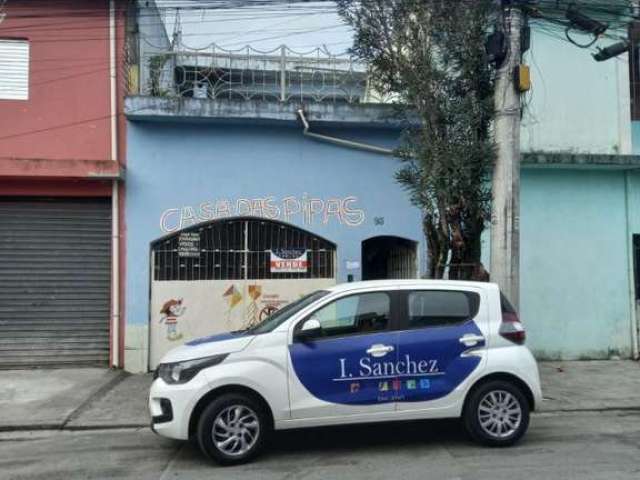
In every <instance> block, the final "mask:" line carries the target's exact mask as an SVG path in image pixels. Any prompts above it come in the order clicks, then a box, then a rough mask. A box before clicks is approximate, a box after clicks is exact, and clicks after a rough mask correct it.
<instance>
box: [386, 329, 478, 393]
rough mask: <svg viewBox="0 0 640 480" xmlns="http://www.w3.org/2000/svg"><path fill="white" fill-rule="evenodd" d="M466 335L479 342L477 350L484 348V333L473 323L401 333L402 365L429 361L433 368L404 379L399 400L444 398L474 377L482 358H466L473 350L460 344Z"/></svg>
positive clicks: (476, 346) (399, 354)
mask: <svg viewBox="0 0 640 480" xmlns="http://www.w3.org/2000/svg"><path fill="white" fill-rule="evenodd" d="M465 335H467V336H473V337H477V338H478V340H477V343H476V344H475V345H474V348H481V347H483V346H484V344H485V341H484V339H483V338H482V332H481V331H480V329H479V328H478V326H477V325H476V323H475V322H474V321H473V320H469V321H467V322H465V323H463V324H460V325H450V326H440V327H431V328H421V329H415V330H407V331H403V332H399V333H398V363H399V364H401V363H402V362H403V361H405V362H408V361H409V359H413V360H415V361H422V362H425V361H426V362H427V363H428V365H429V368H428V371H426V372H422V371H421V372H418V374H412V372H409V373H408V374H407V375H403V376H402V377H401V383H402V385H401V389H400V392H399V396H398V398H397V400H398V401H404V402H423V401H428V400H435V399H438V398H441V397H444V396H446V395H448V394H449V393H451V392H452V391H453V390H455V389H456V388H457V387H458V386H459V385H460V384H461V383H462V382H463V381H464V380H465V379H466V378H467V377H468V376H469V375H471V373H472V372H473V371H474V370H475V369H476V367H477V366H478V364H479V363H480V357H478V356H476V355H463V353H464V352H465V351H466V350H468V349H469V347H468V346H466V345H465V344H464V343H463V342H461V341H460V339H461V338H463V337H464V336H465ZM423 365H424V364H423Z"/></svg>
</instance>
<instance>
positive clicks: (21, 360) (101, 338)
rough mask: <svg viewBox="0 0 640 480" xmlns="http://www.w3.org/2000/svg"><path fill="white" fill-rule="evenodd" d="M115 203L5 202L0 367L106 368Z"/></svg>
mask: <svg viewBox="0 0 640 480" xmlns="http://www.w3.org/2000/svg"><path fill="white" fill-rule="evenodd" d="M110 265H111V202H110V200H109V199H73V200H69V199H64V200H45V199H29V200H22V199H6V200H0V368H12V367H19V366H26V367H41V366H67V365H68V366H79V365H107V363H108V358H109V305H110V283H111V281H110V279H111V269H110Z"/></svg>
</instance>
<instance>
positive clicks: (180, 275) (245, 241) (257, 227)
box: [151, 218, 336, 281]
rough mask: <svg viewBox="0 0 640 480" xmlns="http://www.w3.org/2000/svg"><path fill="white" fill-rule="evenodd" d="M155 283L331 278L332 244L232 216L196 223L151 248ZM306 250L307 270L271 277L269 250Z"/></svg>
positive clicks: (307, 234)
mask: <svg viewBox="0 0 640 480" xmlns="http://www.w3.org/2000/svg"><path fill="white" fill-rule="evenodd" d="M151 250H152V255H153V269H154V272H153V278H154V280H161V281H162V280H242V279H251V280H254V279H287V278H333V277H334V274H335V258H334V257H335V251H336V246H335V244H333V243H331V242H329V241H328V240H325V239H323V238H321V237H318V236H316V235H313V234H312V233H311V232H307V231H305V230H302V229H300V228H297V227H294V226H292V225H287V224H284V223H281V222H276V221H273V220H262V219H248V218H234V219H228V220H218V221H214V222H211V223H208V224H200V225H197V226H195V227H190V228H187V229H184V230H181V231H180V232H178V233H176V234H173V235H171V236H169V237H165V238H163V239H160V240H158V241H156V242H154V243H153V244H152V246H151ZM273 250H300V251H302V250H304V251H306V253H307V260H308V268H307V271H306V272H304V273H303V272H296V273H272V272H271V268H270V257H271V251H273Z"/></svg>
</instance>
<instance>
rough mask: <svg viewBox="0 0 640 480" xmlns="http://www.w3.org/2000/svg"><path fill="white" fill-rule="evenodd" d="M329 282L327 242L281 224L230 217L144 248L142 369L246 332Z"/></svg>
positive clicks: (332, 274) (332, 273)
mask: <svg viewBox="0 0 640 480" xmlns="http://www.w3.org/2000/svg"><path fill="white" fill-rule="evenodd" d="M335 283H336V245H335V243H333V242H331V241H329V240H327V239H325V238H322V237H320V236H318V235H315V234H314V233H312V232H309V231H307V230H303V229H301V228H298V227H296V226H294V225H290V224H287V223H284V222H280V221H275V220H268V219H264V218H256V217H234V218H226V219H219V220H214V221H211V222H206V223H201V224H197V225H194V226H192V227H188V228H185V229H183V230H180V231H177V232H174V233H172V234H170V235H167V236H165V237H162V238H160V239H158V240H156V241H154V242H152V244H151V305H150V312H151V315H150V320H149V321H150V328H149V332H150V362H149V365H150V368H154V367H155V365H156V364H157V362H158V360H159V358H160V357H161V356H162V355H163V354H164V353H165V352H166V351H168V350H169V349H171V348H173V347H175V346H177V345H180V344H182V343H184V342H185V341H188V340H191V339H193V338H197V337H202V336H206V335H211V334H214V333H222V332H226V331H232V330H238V329H242V328H246V327H249V326H251V325H253V324H255V323H257V322H259V321H261V320H262V319H264V318H265V317H266V316H268V315H269V314H270V313H273V312H274V311H275V310H277V309H279V308H281V307H282V306H284V305H286V304H287V303H289V302H291V301H293V300H296V299H298V298H299V297H300V296H302V295H305V294H307V293H309V292H311V291H314V290H318V289H321V288H326V287H328V286H330V285H334V284H335Z"/></svg>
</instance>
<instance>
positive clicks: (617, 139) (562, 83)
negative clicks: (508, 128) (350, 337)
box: [521, 26, 631, 154]
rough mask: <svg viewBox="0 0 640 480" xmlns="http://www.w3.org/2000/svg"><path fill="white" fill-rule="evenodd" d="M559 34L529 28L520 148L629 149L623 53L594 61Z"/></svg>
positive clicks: (550, 30) (552, 149) (627, 106)
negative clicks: (528, 77) (528, 69)
mask: <svg viewBox="0 0 640 480" xmlns="http://www.w3.org/2000/svg"><path fill="white" fill-rule="evenodd" d="M563 38H564V32H563V31H562V30H557V31H556V30H553V29H552V27H547V29H545V31H544V32H541V31H539V30H537V29H536V27H535V26H534V27H533V32H532V40H531V50H530V51H529V52H527V53H526V54H525V63H527V64H528V65H529V66H530V67H531V77H532V89H531V91H530V92H529V93H527V94H526V96H525V98H524V103H525V105H526V107H525V113H524V116H523V121H522V129H521V136H522V150H523V151H552V152H576V153H599V154H606V153H610V154H615V153H623V154H628V153H631V112H630V106H629V96H630V92H629V69H628V64H627V57H626V56H620V57H618V58H617V59H614V60H609V61H606V62H596V61H595V60H594V59H593V58H592V57H591V54H590V52H591V50H588V49H580V48H578V47H575V46H574V45H571V44H570V43H569V42H567V41H566V40H563ZM578 39H579V40H580V38H578ZM605 43H606V42H605Z"/></svg>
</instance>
